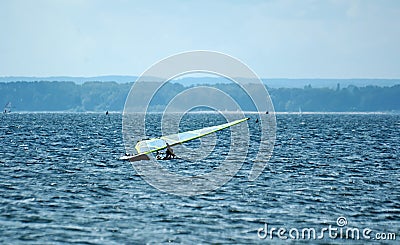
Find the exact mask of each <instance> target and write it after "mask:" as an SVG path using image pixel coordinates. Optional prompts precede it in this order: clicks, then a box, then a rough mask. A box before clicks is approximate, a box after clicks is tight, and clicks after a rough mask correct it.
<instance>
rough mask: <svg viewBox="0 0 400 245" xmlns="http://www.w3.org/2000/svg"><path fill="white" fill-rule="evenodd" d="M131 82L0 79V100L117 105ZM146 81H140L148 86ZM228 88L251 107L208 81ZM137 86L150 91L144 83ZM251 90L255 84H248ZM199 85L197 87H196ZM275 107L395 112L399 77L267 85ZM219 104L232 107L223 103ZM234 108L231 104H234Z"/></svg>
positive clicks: (53, 106) (164, 93) (155, 103)
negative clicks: (380, 82) (388, 81)
mask: <svg viewBox="0 0 400 245" xmlns="http://www.w3.org/2000/svg"><path fill="white" fill-rule="evenodd" d="M131 85H132V83H117V82H84V83H82V84H78V83H75V82H65V81H62V82H59V81H53V82H49V81H35V82H27V81H19V82H6V83H4V82H3V83H0V106H5V105H6V104H7V103H8V102H11V103H12V107H13V108H12V110H13V111H74V112H85V111H106V110H109V111H122V110H123V108H124V104H125V100H126V97H127V95H128V93H129V91H130V89H131ZM150 85H151V83H148V85H146V83H144V86H150ZM191 86H192V85H182V84H181V83H167V84H166V85H165V86H163V87H162V88H161V89H160V90H159V91H158V93H157V94H156V95H155V96H154V97H153V99H152V101H151V104H150V105H149V106H150V107H149V109H150V110H153V111H160V110H163V108H164V107H165V106H166V105H167V104H168V102H169V101H170V100H171V99H172V98H173V97H174V96H176V95H177V94H179V93H180V92H182V91H184V90H185V89H186V88H189V87H191ZM210 86H212V87H215V88H217V89H219V90H221V91H224V92H225V93H227V94H229V95H230V96H231V97H232V98H233V99H234V100H235V101H236V102H237V103H238V104H239V105H240V106H241V108H242V109H243V110H245V111H254V110H255V108H254V105H253V104H252V101H251V100H250V99H249V98H248V96H247V94H246V93H244V92H243V90H241V89H240V87H239V86H237V85H236V84H233V83H229V84H228V83H214V84H210ZM143 89H144V90H143V91H150V89H147V88H146V87H144V88H143ZM246 89H252V91H253V92H254V94H256V95H257V86H252V85H251V84H248V85H247V86H246ZM202 91H203V92H202ZM268 91H269V93H270V95H271V99H272V102H273V104H274V107H275V110H276V111H280V112H298V111H299V110H302V111H304V112H305V111H310V112H313V111H322V112H336V111H337V112H344V111H351V112H357V111H361V112H368V111H385V112H388V111H389V112H400V100H399V98H400V83H399V84H398V85H393V86H360V87H358V86H354V85H349V86H346V87H344V86H341V85H336V87H335V88H316V87H313V86H311V85H306V86H304V87H303V88H268ZM185 100H188V101H199V102H201V103H202V104H204V105H207V104H221V101H220V98H218V96H213V95H212V94H210V93H207V92H204V90H200V91H199V92H198V93H196V95H195V96H193V95H191V97H188V98H183V101H185ZM225 109H227V110H232V109H233V108H229V106H227V107H226V108H225ZM235 109H236V108H235Z"/></svg>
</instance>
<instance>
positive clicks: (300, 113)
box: [3, 111, 400, 115]
mask: <svg viewBox="0 0 400 245" xmlns="http://www.w3.org/2000/svg"><path fill="white" fill-rule="evenodd" d="M108 113H109V114H123V112H122V111H109V112H108ZM141 113H142V112H134V113H132V114H141ZM181 113H182V112H168V113H163V112H148V113H146V114H181ZM221 113H224V114H242V112H235V111H227V112H221ZM10 114H98V115H102V114H104V115H106V114H105V112H100V111H76V112H75V111H15V112H11V113H7V114H3V115H10ZM188 114H213V115H214V114H219V113H218V112H213V111H196V112H189V113H188ZM243 114H251V115H257V114H259V115H264V114H265V112H255V111H243ZM273 114H275V115H400V111H398V112H396V111H394V112H388V111H375V112H362V111H348V112H334V111H331V112H323V111H318V112H307V111H305V112H282V111H278V112H275V113H273Z"/></svg>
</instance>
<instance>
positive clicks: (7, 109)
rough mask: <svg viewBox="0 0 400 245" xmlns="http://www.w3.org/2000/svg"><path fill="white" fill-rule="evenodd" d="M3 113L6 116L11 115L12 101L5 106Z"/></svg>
mask: <svg viewBox="0 0 400 245" xmlns="http://www.w3.org/2000/svg"><path fill="white" fill-rule="evenodd" d="M3 113H4V114H6V113H11V102H10V101H9V102H7V104H6V105H5V106H4V110H3Z"/></svg>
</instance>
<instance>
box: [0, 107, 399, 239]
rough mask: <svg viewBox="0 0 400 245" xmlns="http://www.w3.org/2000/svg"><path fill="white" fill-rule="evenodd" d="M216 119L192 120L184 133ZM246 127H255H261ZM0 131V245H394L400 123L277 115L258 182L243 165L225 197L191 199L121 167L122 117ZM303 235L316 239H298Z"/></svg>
mask: <svg viewBox="0 0 400 245" xmlns="http://www.w3.org/2000/svg"><path fill="white" fill-rule="evenodd" d="M217 116H218V115H214V114H196V115H193V118H194V119H196V120H192V122H199V121H205V120H206V119H207V120H210V118H211V119H212V117H217ZM250 117H251V118H252V119H251V120H250V122H252V123H249V125H254V121H255V119H256V117H257V115H250ZM203 119H204V120H203ZM217 119H218V118H217ZM0 120H1V121H0V145H1V148H0V243H3V244H19V243H20V244H57V243H78V244H80V243H84V244H121V243H123V244H136V243H139V244H142V243H186V244H199V243H231V244H249V243H250V244H251V243H261V244H265V243H269V242H283V243H285V242H287V241H286V240H292V239H296V240H299V241H300V242H309V241H310V240H312V242H313V243H354V242H359V243H360V244H362V243H364V242H365V241H364V240H365V239H371V240H374V241H375V242H377V239H379V238H381V239H382V238H383V236H380V237H377V236H376V235H377V234H381V235H382V234H383V235H384V236H385V239H386V240H385V242H389V241H392V242H394V243H395V242H396V240H397V242H398V240H400V184H399V183H400V161H399V160H400V134H399V129H400V115H392V114H389V115H387V114H300V115H293V114H289V115H277V131H276V136H277V138H276V142H275V148H274V151H273V155H272V157H271V159H270V160H269V161H268V163H267V165H266V168H265V169H264V171H263V173H262V174H261V175H260V176H259V177H258V178H257V179H256V180H255V181H250V180H249V179H248V174H249V172H248V171H249V169H250V167H249V166H248V165H249V164H251V162H246V163H244V165H243V167H242V169H241V170H240V171H239V172H238V173H237V174H236V175H235V176H234V177H233V178H232V179H231V180H230V181H229V182H228V183H226V184H225V185H223V186H222V187H220V188H218V189H217V190H215V191H212V192H210V193H208V194H203V195H199V196H192V197H181V196H177V195H171V194H168V193H164V192H161V191H159V190H157V189H156V188H154V187H152V186H151V185H149V184H148V183H147V182H146V181H144V180H143V179H142V178H141V176H140V175H138V174H137V173H136V172H135V169H134V168H133V166H132V165H131V164H130V163H127V162H123V161H120V160H119V159H118V158H119V157H120V156H121V155H123V154H124V153H125V147H124V142H123V139H122V115H120V114H109V115H108V116H107V115H105V114H93V113H89V114H84V113H82V114H79V113H76V114H74V113H70V114H69V113H21V114H5V115H2V116H1V119H0ZM216 121H218V120H216ZM197 124H198V123H193V125H192V128H190V127H189V128H186V129H197V128H199V125H197ZM225 135H227V134H224V133H221V134H219V136H218V137H219V138H218V140H221V141H223V140H224V137H225ZM226 137H228V136H226ZM254 139H257V137H251V140H254ZM253 143H254V144H253ZM252 145H257V142H250V146H252ZM214 151H215V152H214V153H216V154H215V155H216V156H223V155H224V152H225V151H226V149H225V148H224V146H223V144H221V145H218V144H217V146H216V147H215V148H214ZM176 153H177V154H178V155H179V152H176ZM249 154H251V149H250V153H249ZM210 158H211V159H208V160H203V161H201V162H198V163H196V161H194V162H193V161H187V162H185V161H182V160H181V161H178V160H175V162H174V161H164V162H162V163H161V164H164V166H165V168H166V169H169V170H170V171H176V172H177V173H179V172H181V173H184V174H187V175H190V174H197V172H196V171H200V172H202V171H203V172H207V171H212V170H213V168H216V167H217V165H218V164H217V163H216V162H215V161H213V159H212V156H210ZM343 221H345V223H343ZM330 228H331V231H329V229H330ZM347 228H351V229H353V230H352V231H355V229H358V230H359V232H360V234H359V236H360V237H359V239H360V240H359V241H357V239H355V238H354V237H353V238H346V236H345V235H346V229H347ZM279 229H281V233H280V234H278V230H279ZM304 229H308V230H305V231H306V233H307V232H309V231H310V230H312V229H314V230H315V231H316V233H317V234H316V237H313V234H312V233H311V234H310V235H308V234H304V237H303V236H302V232H304ZM365 229H367V230H366V232H367V233H368V234H367V236H366V237H363V234H362V233H363V232H365ZM369 230H370V231H369ZM282 231H285V232H282ZM296 231H298V233H296ZM329 232H331V234H329ZM335 234H336V236H334V235H335ZM393 234H395V238H394V239H396V240H394V239H393ZM330 235H331V237H330ZM364 235H365V234H364ZM389 237H391V239H388V238H389ZM349 239H350V240H349ZM363 239H364V240H363ZM393 240H394V241H393ZM381 241H382V240H381Z"/></svg>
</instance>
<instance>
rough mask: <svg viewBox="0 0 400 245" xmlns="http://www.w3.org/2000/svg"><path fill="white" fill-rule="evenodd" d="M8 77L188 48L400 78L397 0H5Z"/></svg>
mask: <svg viewBox="0 0 400 245" xmlns="http://www.w3.org/2000/svg"><path fill="white" fill-rule="evenodd" d="M0 18H1V19H0V20H1V21H0V32H1V35H0V76H61V75H63V76H64V75H65V76H97V75H111V74H113V75H140V74H141V73H142V72H143V71H144V70H145V69H146V68H148V67H149V66H151V65H152V64H153V63H155V62H157V61H158V60H159V59H162V58H164V57H166V56H170V55H173V54H175V53H177V52H183V51H189V50H199V49H201V50H214V51H220V52H224V53H227V54H230V55H232V56H234V57H236V58H238V59H240V60H242V61H243V62H245V63H246V64H247V65H249V66H250V67H251V68H252V69H253V70H254V71H255V72H256V73H257V74H258V75H259V76H261V77H265V78H273V77H275V78H276V77H280V78H283V77H286V78H354V77H358V78H360V77H361V78H400V1H398V0H359V1H357V0H318V1H317V0H292V1H289V0H282V1H280V0H276V1H275V0H264V1H256V0H247V1H246V0H243V1H236V0H232V1H228V0H225V1H224V0H222V1H212V0H210V1H207V0H206V1H200V0H199V1H190V0H189V1H128V0H125V1H124V0H110V1H100V0H92V1H90V0H87V1H86V0H47V1H46V0H35V1H31V0H26V1H22V0H0Z"/></svg>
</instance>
